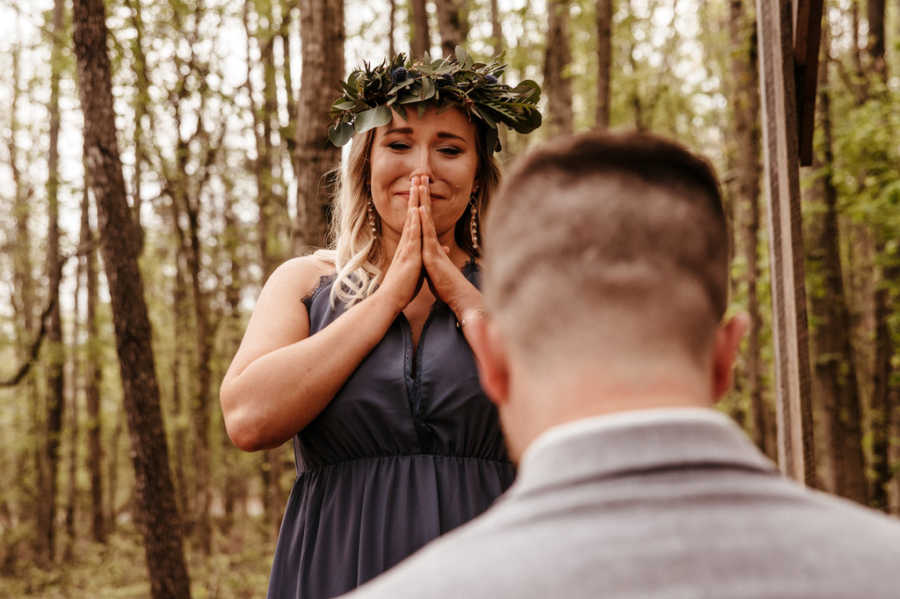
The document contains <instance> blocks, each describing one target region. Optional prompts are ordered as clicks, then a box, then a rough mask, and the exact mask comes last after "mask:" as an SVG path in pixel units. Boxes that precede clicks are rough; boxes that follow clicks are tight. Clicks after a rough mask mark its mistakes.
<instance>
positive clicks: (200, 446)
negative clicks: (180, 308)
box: [187, 199, 213, 554]
mask: <svg viewBox="0 0 900 599" xmlns="http://www.w3.org/2000/svg"><path fill="white" fill-rule="evenodd" d="M187 204H188V206H187V215H188V219H187V220H188V226H189V228H188V241H189V245H188V252H187V261H188V270H189V271H190V274H191V296H192V300H193V306H194V323H195V326H196V330H195V331H194V336H195V344H196V348H195V351H196V359H197V362H196V364H195V373H194V374H195V376H196V381H197V382H196V391H195V395H194V400H193V406H192V410H191V415H192V420H193V423H194V438H195V441H196V446H195V452H194V456H193V461H194V465H195V469H194V476H195V482H196V484H195V487H194V497H195V498H196V503H195V505H194V507H195V518H194V520H195V523H196V525H197V529H196V537H197V541H198V543H197V544H198V546H199V547H200V549H201V550H202V551H203V552H204V553H205V554H209V553H210V552H211V550H212V527H211V524H210V516H209V509H210V505H211V501H212V496H211V491H212V489H211V486H210V476H209V468H210V432H211V431H210V413H209V410H210V404H211V402H210V400H209V398H210V389H211V385H212V371H211V369H210V362H211V360H212V335H213V330H212V326H211V323H210V315H209V300H208V299H207V297H206V294H205V293H204V292H203V290H202V289H201V283H200V279H201V273H200V262H201V248H200V235H199V228H200V222H199V221H200V206H199V200H198V199H194V200H193V201H188V202H187Z"/></svg>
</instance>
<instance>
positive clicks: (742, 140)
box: [728, 0, 775, 456]
mask: <svg viewBox="0 0 900 599" xmlns="http://www.w3.org/2000/svg"><path fill="white" fill-rule="evenodd" d="M729 13H730V14H729V16H730V18H729V19H728V22H729V34H730V37H731V47H732V52H731V57H732V58H731V64H730V67H731V73H732V75H733V78H734V91H733V97H732V106H733V107H734V108H733V110H734V119H735V129H736V131H735V137H736V139H735V142H736V148H737V149H738V151H737V152H735V157H736V175H735V178H736V187H737V190H736V191H737V197H736V198H735V200H736V201H737V203H738V208H739V209H738V211H737V212H738V219H737V220H738V222H739V223H740V235H739V236H738V237H739V240H740V241H739V242H738V244H739V245H740V249H739V251H740V253H741V254H742V255H743V258H744V262H745V264H746V269H747V270H746V273H745V284H746V290H747V312H748V314H749V316H750V331H749V335H748V339H747V350H746V354H745V356H744V359H745V375H746V384H747V386H748V388H749V389H748V390H749V396H750V411H751V414H752V419H753V427H752V428H753V434H754V440H755V441H756V444H757V445H758V446H759V447H760V449H762V450H763V451H765V452H766V453H767V454H768V455H770V456H774V455H775V446H774V442H773V441H774V439H772V438H771V437H772V436H771V435H769V427H768V424H767V423H768V422H769V421H770V420H771V419H770V418H767V416H768V414H767V409H766V404H765V402H764V401H763V393H762V357H761V345H760V340H759V332H760V329H761V328H762V317H761V315H760V307H759V294H758V290H757V280H758V277H759V260H758V257H759V225H760V213H759V202H760V197H759V196H760V176H761V174H762V164H761V162H760V160H761V156H760V151H761V140H760V135H761V133H760V126H759V118H760V116H759V71H758V70H757V66H756V61H757V48H756V34H755V32H756V27H755V24H754V23H753V22H752V20H751V19H750V18H749V15H748V14H747V9H746V6H745V4H744V1H743V0H731V2H730V4H729Z"/></svg>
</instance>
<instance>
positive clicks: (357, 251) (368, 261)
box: [315, 121, 500, 307]
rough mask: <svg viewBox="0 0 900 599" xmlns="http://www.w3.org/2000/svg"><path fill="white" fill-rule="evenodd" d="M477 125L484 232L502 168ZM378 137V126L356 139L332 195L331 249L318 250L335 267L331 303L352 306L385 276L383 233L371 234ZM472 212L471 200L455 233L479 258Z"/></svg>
mask: <svg viewBox="0 0 900 599" xmlns="http://www.w3.org/2000/svg"><path fill="white" fill-rule="evenodd" d="M473 124H474V125H475V129H476V139H477V142H476V145H477V149H478V170H477V171H476V173H475V182H476V186H477V189H478V192H477V193H476V194H475V195H474V196H473V201H474V204H475V208H476V211H477V214H476V220H477V223H476V227H477V230H478V234H479V235H481V221H482V219H483V218H484V214H485V212H486V211H487V209H488V206H489V205H490V200H491V196H492V195H493V193H494V191H495V190H496V189H497V186H498V185H499V183H500V167H499V166H498V164H497V161H496V160H495V158H494V155H493V152H492V151H491V150H489V149H488V146H487V140H486V135H485V131H484V127H483V125H481V124H480V123H478V122H477V121H474V122H473ZM374 140H375V130H374V129H370V130H369V131H367V132H365V133H362V134H359V135H356V136H354V137H353V141H352V142H351V146H350V152H349V155H348V157H347V162H346V164H345V165H344V168H343V169H341V170H342V172H341V178H340V185H339V186H338V189H337V193H336V194H335V198H334V212H333V214H332V220H331V228H330V232H329V236H328V245H329V249H323V250H319V251H317V252H316V254H315V255H316V256H317V257H319V258H321V259H323V260H325V261H327V262H331V263H333V264H334V267H335V272H336V277H335V281H334V284H333V285H332V287H331V304H332V306H334V305H336V303H337V301H341V302H343V303H344V304H345V305H346V306H347V307H350V306H352V305H353V304H355V303H357V302H358V301H360V300H362V299H365V298H366V297H368V296H369V295H370V294H371V293H372V292H374V291H375V289H377V288H378V285H379V284H380V283H381V281H382V279H383V278H384V272H383V271H382V270H381V266H380V262H381V260H382V258H383V256H382V255H381V250H382V248H381V243H380V241H379V236H378V235H377V234H376V235H373V234H372V229H371V226H370V224H369V212H368V207H369V203H370V202H371V201H372V193H371V189H370V179H371V174H372V173H371V170H370V162H369V157H370V156H371V154H372V144H373V142H374ZM471 214H472V203H471V202H470V203H469V204H468V205H467V206H466V209H465V211H464V212H463V214H462V216H461V217H460V218H459V220H458V221H457V222H456V228H455V232H454V237H455V238H456V243H457V244H458V245H459V246H460V248H462V249H463V250H465V251H466V252H468V254H469V255H470V256H471V257H472V259H473V260H474V259H475V258H478V257H480V256H481V251H480V243H481V240H479V243H478V244H476V243H475V241H474V240H473V239H472V232H471V226H470V223H471V218H472V217H471ZM380 230H381V222H380V219H379V218H377V216H376V232H380Z"/></svg>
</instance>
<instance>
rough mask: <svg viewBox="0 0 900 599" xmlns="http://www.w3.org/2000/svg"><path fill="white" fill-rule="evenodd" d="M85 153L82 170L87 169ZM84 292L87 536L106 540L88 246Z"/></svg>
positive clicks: (89, 234) (87, 226) (93, 260)
mask: <svg viewBox="0 0 900 599" xmlns="http://www.w3.org/2000/svg"><path fill="white" fill-rule="evenodd" d="M86 158H87V155H85V161H84V164H85V169H86V168H87V160H86ZM79 237H80V239H81V243H80V245H81V247H87V246H88V245H89V244H93V242H94V232H93V231H92V230H91V221H90V202H89V191H88V182H87V180H86V179H85V189H84V195H83V196H82V199H81V233H80V235H79ZM84 271H85V288H86V289H85V291H86V296H87V297H86V301H87V318H86V320H87V322H86V327H85V328H86V329H87V335H86V339H85V346H86V348H87V349H86V351H85V360H84V375H83V376H84V396H85V403H86V404H87V405H86V409H87V426H86V428H87V439H88V451H87V460H86V466H87V469H88V472H89V473H90V479H91V537H92V538H93V539H94V541H96V542H98V543H105V542H106V522H105V518H104V516H103V450H102V445H101V438H102V427H101V421H100V385H101V384H102V382H103V380H102V379H103V371H102V370H101V363H100V352H99V351H98V350H99V344H100V340H99V331H98V324H97V304H98V291H97V287H98V286H97V254H96V250H95V249H91V250H90V251H89V252H87V253H86V254H85V256H84Z"/></svg>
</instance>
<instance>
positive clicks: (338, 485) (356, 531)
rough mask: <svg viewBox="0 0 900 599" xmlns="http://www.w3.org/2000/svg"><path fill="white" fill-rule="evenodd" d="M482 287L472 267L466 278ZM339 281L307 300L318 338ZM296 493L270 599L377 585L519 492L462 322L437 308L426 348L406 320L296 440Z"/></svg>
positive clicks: (331, 315) (328, 281) (305, 598)
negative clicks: (508, 493) (512, 488)
mask: <svg viewBox="0 0 900 599" xmlns="http://www.w3.org/2000/svg"><path fill="white" fill-rule="evenodd" d="M463 273H464V274H465V276H466V277H467V278H468V279H469V280H470V281H472V282H473V283H474V284H476V285H478V282H479V281H478V279H479V272H478V269H477V266H476V265H475V264H474V263H469V264H468V265H466V267H464V268H463ZM333 282H334V277H333V276H332V277H327V278H323V280H322V282H321V284H320V285H319V287H318V289H316V291H315V292H314V293H313V294H312V295H311V296H310V297H308V298H305V299H304V300H303V301H304V303H305V304H306V307H307V310H308V311H309V321H310V334H311V335H312V334H315V333H316V331H320V330H322V329H323V328H325V327H326V326H328V324H329V323H331V322H332V321H333V320H334V319H335V318H337V317H338V316H339V315H340V314H341V313H342V312H343V311H344V307H343V305H341V304H340V303H338V305H337V307H336V308H334V309H332V308H331V305H330V302H329V294H330V291H331V286H332V284H333ZM294 453H295V457H296V460H297V473H298V476H297V480H296V482H295V483H294V488H293V490H292V491H291V496H290V499H289V500H288V504H287V508H286V509H285V514H284V520H283V521H282V524H281V531H280V533H279V535H278V544H277V547H276V549H275V558H274V562H273V564H272V574H271V577H270V579H269V593H268V597H269V599H275V598H279V599H281V598H291V599H298V598H302V599H320V598H324V597H333V596H335V595H340V594H341V593H344V592H347V591H349V590H351V589H353V588H355V587H357V586H359V585H360V584H362V583H363V582H365V581H367V580H369V579H370V578H373V577H374V576H377V575H378V574H380V573H381V572H383V571H385V570H387V569H388V568H390V567H391V566H393V565H395V564H396V563H397V562H399V561H400V560H402V559H403V558H405V557H407V556H409V555H410V554H411V553H413V552H414V551H416V550H417V549H419V548H420V547H421V546H422V545H424V544H425V543H427V542H428V541H430V540H432V539H434V538H435V537H437V536H438V535H441V534H443V533H445V532H447V531H449V530H451V529H453V528H455V527H457V526H459V525H460V524H463V523H464V522H466V521H468V520H470V519H472V518H473V517H475V516H477V515H478V514H480V513H481V512H483V511H484V510H485V509H487V508H488V507H489V506H490V505H491V503H492V502H493V501H494V499H495V498H496V497H497V496H498V495H500V494H501V493H502V492H503V491H505V490H506V489H507V487H509V485H510V484H512V481H513V478H514V474H515V472H514V469H513V466H512V464H511V463H510V462H509V461H508V458H507V454H506V448H505V446H504V444H503V437H502V435H501V432H500V425H499V421H498V417H497V411H496V408H495V407H494V405H493V404H492V403H491V402H490V400H489V399H488V398H487V397H486V396H485V395H484V392H483V390H482V389H481V386H480V384H479V382H478V373H477V370H476V367H475V361H474V357H473V355H472V352H471V349H470V348H469V345H468V343H467V342H466V340H465V338H464V337H463V335H462V332H461V331H460V330H459V328H458V327H457V326H456V316H455V315H454V314H453V311H452V310H450V308H449V307H448V306H447V305H446V304H444V303H442V302H440V301H438V302H436V303H435V305H434V307H433V308H432V310H431V313H430V314H429V316H428V319H427V320H426V322H425V326H424V328H423V330H422V335H421V337H420V339H419V343H418V347H417V348H415V349H414V348H413V344H412V335H411V329H410V326H409V323H408V321H407V320H406V317H405V316H403V315H402V314H401V315H400V316H399V317H398V318H397V319H396V320H395V321H394V322H393V324H392V325H391V327H390V329H388V331H387V334H386V335H385V336H384V339H382V340H381V342H380V343H379V344H378V345H377V346H375V348H374V349H373V350H372V352H371V353H370V354H369V355H368V356H367V357H366V358H365V359H364V360H363V361H362V363H361V364H360V365H359V367H358V368H357V369H356V370H355V371H354V372H353V374H352V375H350V378H349V379H347V382H346V383H344V386H343V387H342V388H341V389H340V391H338V393H337V395H335V397H334V398H333V399H332V400H331V402H330V403H329V404H328V406H327V407H326V408H325V409H324V410H323V411H322V412H321V413H320V414H319V416H318V417H316V419H315V420H313V421H312V422H311V423H310V424H308V425H307V426H306V428H304V429H303V430H302V431H301V432H300V433H299V434H297V435H296V437H295V438H294Z"/></svg>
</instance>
